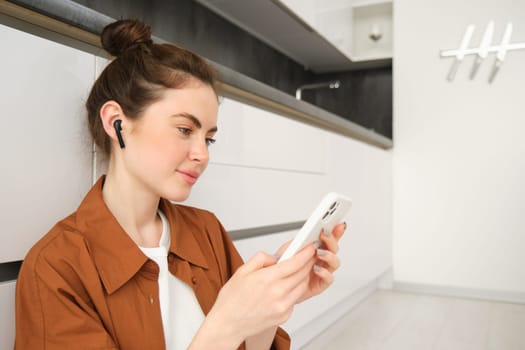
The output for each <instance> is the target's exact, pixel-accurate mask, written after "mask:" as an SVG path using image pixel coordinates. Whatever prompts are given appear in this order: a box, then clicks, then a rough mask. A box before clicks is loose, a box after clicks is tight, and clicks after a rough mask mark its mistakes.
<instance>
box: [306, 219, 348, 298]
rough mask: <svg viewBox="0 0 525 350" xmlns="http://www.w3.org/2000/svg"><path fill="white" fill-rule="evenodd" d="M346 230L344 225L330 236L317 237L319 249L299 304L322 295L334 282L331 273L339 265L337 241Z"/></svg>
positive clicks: (338, 226) (321, 235) (336, 227)
mask: <svg viewBox="0 0 525 350" xmlns="http://www.w3.org/2000/svg"><path fill="white" fill-rule="evenodd" d="M345 230H346V223H342V224H339V225H337V226H335V227H334V229H333V230H332V232H331V234H328V235H325V234H324V232H321V234H320V235H319V240H320V243H321V244H320V247H319V249H317V256H316V258H317V259H316V260H317V261H316V263H315V265H314V266H313V269H312V271H311V273H310V276H309V281H308V289H307V291H306V292H305V293H304V294H303V295H302V296H301V298H300V299H299V302H302V301H304V300H306V299H309V298H311V297H313V296H315V295H318V294H320V293H322V292H323V291H325V290H326V288H328V287H329V286H330V285H331V284H332V282H333V281H334V276H333V273H334V271H335V270H337V269H338V268H339V266H340V265H341V263H340V261H339V258H338V257H337V252H338V251H339V240H340V239H341V237H342V236H343V234H344V233H345Z"/></svg>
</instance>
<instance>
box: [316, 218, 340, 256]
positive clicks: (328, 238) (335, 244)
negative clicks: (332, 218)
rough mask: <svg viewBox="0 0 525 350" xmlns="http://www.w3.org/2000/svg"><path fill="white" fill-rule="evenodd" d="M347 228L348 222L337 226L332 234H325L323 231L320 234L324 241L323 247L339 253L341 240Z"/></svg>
mask: <svg viewBox="0 0 525 350" xmlns="http://www.w3.org/2000/svg"><path fill="white" fill-rule="evenodd" d="M345 228H346V223H342V224H339V225H337V226H335V227H334V229H333V230H332V233H331V234H328V235H325V234H324V232H322V233H321V234H320V235H319V239H320V240H321V242H322V243H323V244H322V245H321V246H323V248H325V249H326V250H329V251H331V252H332V253H334V254H337V252H338V251H339V240H340V239H341V237H342V236H343V234H344V232H345Z"/></svg>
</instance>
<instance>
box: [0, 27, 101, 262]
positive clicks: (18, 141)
mask: <svg viewBox="0 0 525 350" xmlns="http://www.w3.org/2000/svg"><path fill="white" fill-rule="evenodd" d="M0 42H1V43H2V53H3V54H2V56H1V57H0V77H1V80H0V101H1V106H2V109H1V115H0V118H1V123H2V128H1V130H2V131H1V137H0V154H1V156H0V158H1V159H2V168H3V170H2V181H1V184H0V187H1V188H0V193H1V194H2V195H1V197H0V208H1V210H0V222H1V223H2V230H1V231H0V262H5V261H12V260H20V259H22V258H23V257H24V255H25V253H26V252H27V250H28V249H29V248H30V247H31V246H32V245H33V244H34V243H35V242H36V241H37V240H38V239H39V238H40V237H41V236H42V235H43V234H45V233H46V232H47V231H48V230H49V229H50V228H51V227H52V225H53V224H54V223H55V222H56V221H57V220H60V219H61V218H62V217H64V216H66V215H67V214H69V213H70V212H72V211H74V210H75V209H76V207H77V206H78V204H79V202H80V200H81V199H82V197H83V195H84V194H85V193H86V191H87V190H88V189H89V187H90V182H91V169H92V168H91V146H90V144H91V142H90V137H89V135H88V133H87V127H86V122H85V119H86V114H85V109H84V103H85V100H86V97H87V93H88V90H89V88H90V86H91V84H92V82H93V78H94V57H93V55H91V54H88V53H85V52H82V51H79V50H76V49H73V48H71V47H67V46H64V45H61V44H58V43H55V42H52V41H49V40H46V39H43V38H41V37H37V36H34V35H31V34H28V33H24V32H21V31H18V30H15V29H13V28H10V27H7V26H4V25H0Z"/></svg>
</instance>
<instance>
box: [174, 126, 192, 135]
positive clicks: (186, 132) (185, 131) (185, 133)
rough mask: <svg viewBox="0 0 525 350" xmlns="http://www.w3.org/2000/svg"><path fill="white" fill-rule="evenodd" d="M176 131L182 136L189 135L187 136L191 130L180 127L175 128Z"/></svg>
mask: <svg viewBox="0 0 525 350" xmlns="http://www.w3.org/2000/svg"><path fill="white" fill-rule="evenodd" d="M177 129H179V131H180V132H181V133H182V134H184V135H189V134H191V129H189V128H182V127H179V128H177Z"/></svg>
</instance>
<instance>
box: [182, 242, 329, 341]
mask: <svg viewBox="0 0 525 350" xmlns="http://www.w3.org/2000/svg"><path fill="white" fill-rule="evenodd" d="M330 244H331V245H333V242H330ZM315 256H316V249H315V247H314V245H313V244H310V245H309V246H307V247H305V248H304V249H302V250H301V251H300V252H299V253H297V254H296V255H295V256H293V257H292V258H290V259H288V260H286V261H283V262H281V263H279V264H276V262H277V258H276V257H275V256H272V255H268V254H265V253H257V254H256V255H255V256H254V257H253V258H251V259H250V260H248V261H247V262H246V263H245V264H244V265H242V266H241V267H240V268H239V269H238V270H237V271H236V272H235V274H234V275H233V276H232V277H231V278H230V280H229V281H228V282H227V283H226V284H225V285H224V286H223V288H222V289H221V291H220V292H219V295H218V297H217V300H216V302H215V304H214V306H213V308H212V309H211V311H210V312H209V314H208V315H207V317H206V319H205V321H204V323H203V325H202V327H201V329H200V330H199V332H198V333H197V335H196V337H195V338H194V341H193V343H192V346H191V347H190V348H195V349H200V348H207V347H206V346H211V347H208V348H213V349H235V348H237V346H238V345H239V344H240V343H241V342H242V341H244V340H245V339H247V338H248V337H251V336H254V335H257V334H260V333H263V332H266V331H267V330H269V329H272V328H274V329H275V328H276V327H277V326H278V325H280V324H282V323H284V322H285V321H286V320H287V319H288V318H289V317H290V315H291V313H292V310H293V307H294V305H295V304H297V302H298V301H299V300H300V299H301V298H303V296H304V295H307V294H309V292H308V291H309V289H310V286H309V284H310V283H311V278H309V275H310V274H311V271H312V269H313V266H314V264H315V262H316V259H315ZM319 273H320V274H321V275H323V274H324V273H322V272H319Z"/></svg>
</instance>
